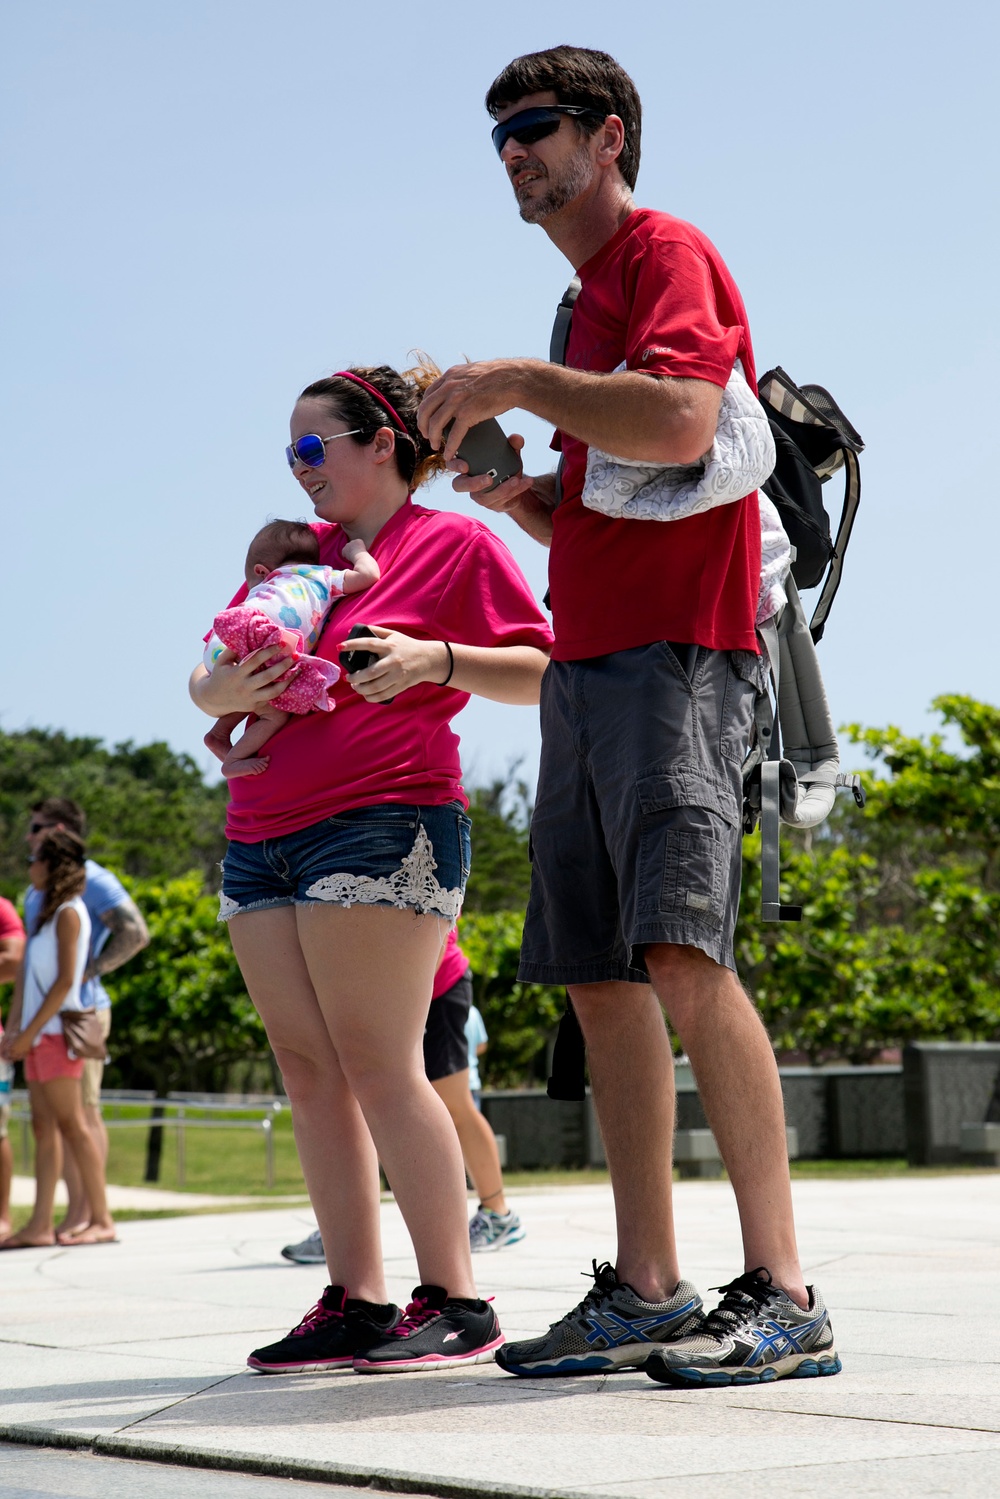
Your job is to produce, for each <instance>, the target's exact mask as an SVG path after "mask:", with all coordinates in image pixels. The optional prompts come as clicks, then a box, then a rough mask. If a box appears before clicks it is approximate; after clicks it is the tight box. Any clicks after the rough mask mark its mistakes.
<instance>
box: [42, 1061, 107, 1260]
mask: <svg viewBox="0 0 1000 1499" xmlns="http://www.w3.org/2000/svg"><path fill="white" fill-rule="evenodd" d="M42 1087H43V1088H44V1090H45V1102H46V1103H47V1104H48V1106H49V1108H50V1109H51V1110H52V1113H53V1114H54V1115H55V1117H56V1122H57V1123H58V1125H59V1133H60V1134H61V1135H62V1137H63V1141H64V1142H65V1145H66V1147H67V1148H68V1149H69V1150H70V1151H71V1152H72V1155H73V1159H74V1161H75V1162H76V1168H77V1170H78V1171H79V1173H80V1180H81V1182H82V1183H83V1190H84V1192H85V1194H86V1197H87V1202H88V1203H89V1205H90V1222H89V1223H88V1224H87V1226H86V1228H82V1229H80V1230H79V1231H78V1232H76V1233H72V1234H68V1233H66V1234H60V1235H59V1243H60V1244H104V1243H107V1242H108V1241H109V1240H110V1239H113V1238H114V1236H115V1225H114V1221H113V1219H112V1217H111V1214H110V1213H109V1212H108V1198H107V1192H106V1190H105V1186H104V1162H103V1161H102V1159H101V1153H100V1150H99V1149H98V1147H97V1142H96V1141H95V1139H94V1137H93V1135H92V1134H91V1132H90V1126H89V1125H88V1123H87V1119H86V1116H85V1114H84V1112H83V1094H82V1092H81V1090H80V1079H79V1078H78V1077H55V1078H53V1079H52V1081H51V1082H48V1083H43V1084H42Z"/></svg>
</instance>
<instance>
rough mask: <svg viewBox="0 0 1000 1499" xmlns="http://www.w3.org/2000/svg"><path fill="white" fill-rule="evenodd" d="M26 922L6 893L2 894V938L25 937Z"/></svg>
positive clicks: (0, 934) (0, 918)
mask: <svg viewBox="0 0 1000 1499" xmlns="http://www.w3.org/2000/svg"><path fill="white" fill-rule="evenodd" d="M24 935H25V932H24V923H23V921H22V920H21V918H20V916H18V914H17V909H16V907H15V906H13V905H12V904H11V902H10V901H9V900H8V899H7V898H6V896H4V895H0V938H3V937H23V936H24Z"/></svg>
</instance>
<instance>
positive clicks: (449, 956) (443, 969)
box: [431, 927, 469, 999]
mask: <svg viewBox="0 0 1000 1499" xmlns="http://www.w3.org/2000/svg"><path fill="white" fill-rule="evenodd" d="M468 966H469V960H468V958H467V957H466V956H465V953H464V952H463V951H462V949H461V948H460V947H459V945H458V933H457V932H456V931H455V928H454V927H451V928H450V930H449V932H448V940H447V942H446V943H445V945H444V957H443V958H442V959H441V963H440V965H439V967H438V971H437V973H436V974H435V975H434V988H433V990H432V991H431V999H440V998H441V996H442V994H447V993H448V990H449V989H450V988H452V986H453V985H455V984H457V983H458V981H459V979H460V978H464V977H465V970H466V969H467V968H468Z"/></svg>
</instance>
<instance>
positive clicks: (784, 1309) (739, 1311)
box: [645, 1268, 842, 1389]
mask: <svg viewBox="0 0 1000 1499" xmlns="http://www.w3.org/2000/svg"><path fill="white" fill-rule="evenodd" d="M718 1289H719V1290H720V1291H721V1292H722V1300H721V1301H720V1302H719V1305H718V1306H717V1307H716V1308H715V1310H714V1311H711V1312H708V1313H707V1315H705V1316H703V1317H702V1318H701V1319H700V1325H699V1326H698V1327H696V1328H694V1329H693V1330H692V1331H691V1332H690V1333H688V1334H686V1335H684V1336H683V1337H680V1338H676V1339H675V1340H674V1341H672V1342H671V1343H670V1344H669V1345H668V1346H666V1347H663V1348H658V1349H657V1350H656V1352H655V1353H651V1354H650V1356H649V1358H648V1359H647V1361H646V1366H645V1368H646V1373H647V1374H648V1375H649V1377H650V1379H656V1380H659V1382H660V1383H661V1384H669V1385H673V1386H674V1387H675V1388H679V1389H692V1388H694V1389H697V1388H700V1387H702V1386H704V1385H744V1384H767V1383H770V1381H771V1380H774V1379H814V1378H816V1377H817V1376H818V1375H821V1374H839V1373H840V1370H841V1367H842V1366H841V1362H840V1359H839V1358H838V1357H837V1350H836V1348H835V1347H834V1345H833V1328H832V1327H831V1326H830V1317H829V1313H828V1312H827V1310H826V1307H825V1306H824V1304H823V1298H822V1296H821V1295H820V1294H819V1292H818V1291H817V1290H816V1287H815V1286H809V1287H808V1290H809V1310H808V1311H805V1312H804V1311H803V1310H802V1308H801V1307H800V1306H796V1304H795V1302H794V1301H792V1299H791V1297H789V1296H786V1295H785V1293H784V1291H782V1290H780V1289H779V1287H778V1286H776V1285H774V1284H772V1281H771V1277H770V1274H769V1273H768V1271H767V1270H764V1269H763V1268H761V1269H758V1270H751V1271H749V1272H748V1274H746V1275H741V1276H739V1278H738V1279H737V1280H734V1281H731V1282H730V1284H729V1285H728V1286H719V1287H718Z"/></svg>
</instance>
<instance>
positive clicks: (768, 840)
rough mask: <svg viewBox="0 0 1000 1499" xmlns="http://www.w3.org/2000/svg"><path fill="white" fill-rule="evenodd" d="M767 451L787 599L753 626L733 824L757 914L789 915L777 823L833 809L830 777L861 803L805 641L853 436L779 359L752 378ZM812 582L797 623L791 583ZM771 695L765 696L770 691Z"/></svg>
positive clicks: (857, 477)
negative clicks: (833, 497) (758, 673)
mask: <svg viewBox="0 0 1000 1499" xmlns="http://www.w3.org/2000/svg"><path fill="white" fill-rule="evenodd" d="M758 398H759V400H760V403H761V405H762V406H763V407H764V411H765V413H766V414H767V418H768V422H769V425H770V428H771V435H772V437H773V438H774V445H775V450H776V455H777V461H776V463H775V467H774V472H773V473H772V474H771V477H770V478H769V479H768V480H766V482H765V483H764V485H763V486H762V487H763V490H764V493H765V494H766V495H767V496H768V498H769V499H770V500H771V501H772V502H773V504H774V507H775V509H776V510H777V512H778V514H779V516H780V518H781V523H782V526H783V527H784V529H785V531H786V533H787V535H788V539H789V541H790V542H791V544H792V559H793V560H792V567H791V574H790V576H789V577H788V578H787V580H786V582H785V590H786V593H787V595H788V602H787V603H786V604H785V606H784V608H783V609H782V610H781V611H780V612H779V614H778V615H777V617H776V618H775V619H772V620H768V621H767V623H766V624H765V625H764V626H763V627H762V628H761V629H760V631H759V633H760V636H761V639H762V641H763V644H764V648H765V650H766V651H767V656H768V662H769V666H770V676H771V694H768V695H762V696H760V697H758V699H757V704H756V709H755V713H754V736H753V743H752V745H751V748H750V753H749V755H748V756H747V759H746V760H745V762H744V765H743V827H744V831H745V832H748V833H750V832H753V830H754V828H755V827H756V826H757V823H758V821H759V822H760V825H761V916H762V918H763V920H764V921H800V920H801V919H802V907H801V906H785V905H782V904H781V897H780V893H779V875H780V825H781V823H782V822H784V823H786V824H788V825H789V826H790V827H799V828H814V827H818V826H819V824H820V823H821V822H825V820H826V818H827V817H829V815H830V813H831V811H832V810H833V803H834V799H835V797H836V794H837V791H838V790H839V789H840V788H848V789H850V790H851V791H852V792H853V794H854V799H855V802H856V803H857V805H858V806H859V807H863V806H864V804H865V793H864V790H863V788H862V785H861V781H860V778H859V777H858V776H855V775H844V774H843V773H842V772H841V770H840V751H839V749H838V746H837V736H836V732H835V730H834V725H833V719H832V718H831V716H830V708H829V704H828V703H827V698H826V690H825V688H824V686H823V677H822V673H821V672H820V669H819V661H818V659H817V656H816V643H817V641H819V640H820V639H821V638H822V636H823V631H824V629H825V627H826V622H827V619H828V618H829V614H830V608H831V606H832V604H833V600H834V598H835V597H836V594H837V589H838V588H839V587H840V579H841V573H842V571H843V566H844V553H845V552H846V550H847V543H848V542H849V540H850V537H851V531H852V529H853V526H854V519H855V516H856V515H857V510H858V505H859V503H860V501H861V468H860V465H859V463H858V455H859V453H861V452H862V451H863V450H864V443H863V442H862V441H861V438H860V436H859V435H858V433H857V432H856V431H855V430H854V428H853V427H852V425H851V423H850V422H849V421H848V420H847V418H846V417H845V416H844V413H843V412H842V411H841V410H840V407H839V406H838V405H837V403H836V402H835V401H834V399H833V397H832V396H831V395H830V394H829V392H828V391H826V390H824V389H823V387H822V386H821V385H805V386H802V387H799V386H797V385H795V384H794V382H793V381H792V380H791V379H790V378H789V376H788V375H786V373H785V371H784V370H783V369H782V368H781V367H780V365H779V366H778V367H776V368H775V369H773V370H769V371H768V373H767V374H766V375H764V376H763V377H762V379H761V380H760V382H759V386H758ZM841 469H843V471H844V502H843V506H842V509H841V514H840V523H839V525H838V527H837V534H836V538H835V539H831V535H830V519H829V516H828V515H827V512H826V508H825V506H824V504H823V492H822V486H823V485H824V484H825V483H826V482H827V480H828V479H830V478H832V476H833V475H834V474H836V473H837V472H839V471H840V470H841ZM815 587H820V595H819V599H818V601H817V604H816V607H815V609H814V610H813V614H812V618H811V619H810V621H809V623H808V624H807V623H806V616H805V611H804V610H803V607H802V600H801V599H800V597H799V588H815ZM772 695H773V701H772Z"/></svg>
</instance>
